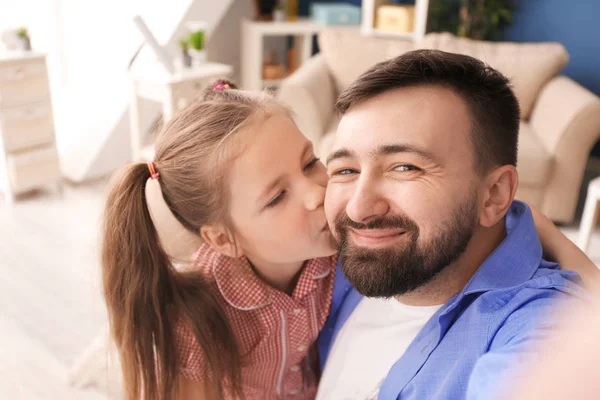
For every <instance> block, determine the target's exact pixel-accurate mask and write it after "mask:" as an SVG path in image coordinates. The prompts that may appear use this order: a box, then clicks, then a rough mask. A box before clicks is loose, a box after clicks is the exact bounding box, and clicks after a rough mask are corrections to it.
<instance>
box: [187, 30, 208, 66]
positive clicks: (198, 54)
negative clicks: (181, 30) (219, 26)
mask: <svg viewBox="0 0 600 400" xmlns="http://www.w3.org/2000/svg"><path fill="white" fill-rule="evenodd" d="M189 28H190V33H189V35H188V38H187V44H188V52H189V54H190V56H191V57H192V58H193V59H194V60H195V61H196V63H197V64H202V63H204V62H205V61H206V33H205V31H206V29H205V24H204V23H200V22H195V23H191V24H190V25H189Z"/></svg>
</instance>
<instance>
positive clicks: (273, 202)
mask: <svg viewBox="0 0 600 400" xmlns="http://www.w3.org/2000/svg"><path fill="white" fill-rule="evenodd" d="M285 194H286V191H285V190H282V191H281V193H279V194H278V195H277V197H275V198H274V199H273V200H271V201H270V202H269V204H267V208H273V207H275V206H276V205H277V204H279V203H281V200H283V198H284V197H285Z"/></svg>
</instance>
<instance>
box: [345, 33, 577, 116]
mask: <svg viewBox="0 0 600 400" xmlns="http://www.w3.org/2000/svg"><path fill="white" fill-rule="evenodd" d="M416 46H417V48H425V49H438V50H443V51H448V52H452V53H460V54H466V55H469V56H472V57H475V58H478V59H480V60H482V61H484V62H486V63H487V64H488V65H490V66H491V67H492V68H495V69H497V70H498V71H500V72H502V73H503V74H504V75H506V76H507V77H508V78H509V79H510V80H511V81H512V84H513V87H514V91H515V94H516V96H517V98H518V100H519V104H520V106H521V119H523V120H528V119H529V116H530V115H531V110H532V109H533V105H534V104H535V101H536V99H537V97H538V94H539V93H540V90H541V89H542V87H543V86H544V85H545V84H546V83H547V82H548V81H550V79H552V78H553V77H554V76H556V75H558V73H559V72H560V71H561V70H562V69H563V68H564V67H565V66H566V65H567V62H568V61H569V54H568V53H567V50H566V49H565V47H564V46H563V45H562V44H560V43H550V42H549V43H511V42H485V41H480V40H471V39H465V38H458V37H456V36H454V35H452V34H450V33H430V34H428V35H426V36H425V37H424V38H423V39H421V40H420V41H419V42H418V43H417V44H416ZM340 51H341V50H340Z"/></svg>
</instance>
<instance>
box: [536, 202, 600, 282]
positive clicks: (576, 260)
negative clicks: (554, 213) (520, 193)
mask: <svg viewBox="0 0 600 400" xmlns="http://www.w3.org/2000/svg"><path fill="white" fill-rule="evenodd" d="M529 207H531V212H532V213H533V220H534V221H535V227H536V229H537V232H538V236H539V237H540V241H541V242H542V247H543V249H544V255H545V256H546V257H547V258H548V259H550V260H552V261H556V262H557V263H558V264H560V266H561V268H562V269H568V270H571V271H575V272H577V273H578V274H579V275H580V276H581V278H582V279H583V283H584V284H585V286H586V287H600V270H599V269H598V268H597V267H596V266H595V265H594V263H593V262H592V260H590V259H589V258H588V257H587V256H586V255H585V253H584V252H583V251H581V250H580V249H579V247H577V246H576V245H575V243H573V242H571V241H570V240H569V239H568V238H567V237H566V236H565V235H564V234H563V233H562V232H561V231H560V230H559V229H558V228H557V227H556V225H554V224H553V223H552V221H550V220H549V219H548V218H547V217H546V216H545V215H544V214H542V213H541V212H540V211H538V210H537V209H536V208H535V207H532V206H531V205H529Z"/></svg>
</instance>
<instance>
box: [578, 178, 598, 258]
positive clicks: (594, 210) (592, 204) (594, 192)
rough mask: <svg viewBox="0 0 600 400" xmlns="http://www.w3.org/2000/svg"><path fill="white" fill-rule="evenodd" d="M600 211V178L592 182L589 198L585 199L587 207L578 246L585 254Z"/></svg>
mask: <svg viewBox="0 0 600 400" xmlns="http://www.w3.org/2000/svg"><path fill="white" fill-rule="evenodd" d="M599 211H600V177H598V178H596V179H594V180H593V181H591V182H590V186H588V192H587V197H586V199H585V207H584V209H583V215H582V216H581V226H580V228H579V238H578V239H577V246H579V248H580V249H581V250H583V251H584V252H585V251H586V250H587V248H588V246H589V245H590V237H591V235H592V231H593V230H594V224H595V223H596V220H597V219H598V212H599Z"/></svg>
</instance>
